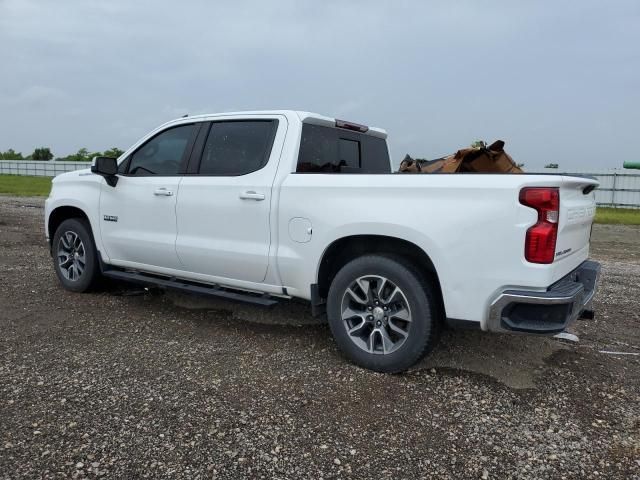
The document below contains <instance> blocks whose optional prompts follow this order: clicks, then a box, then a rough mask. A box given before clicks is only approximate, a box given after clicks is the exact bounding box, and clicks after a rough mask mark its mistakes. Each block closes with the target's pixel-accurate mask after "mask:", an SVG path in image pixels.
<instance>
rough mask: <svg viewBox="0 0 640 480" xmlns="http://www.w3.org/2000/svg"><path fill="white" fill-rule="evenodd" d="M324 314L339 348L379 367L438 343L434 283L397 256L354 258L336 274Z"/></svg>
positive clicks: (398, 365)
mask: <svg viewBox="0 0 640 480" xmlns="http://www.w3.org/2000/svg"><path fill="white" fill-rule="evenodd" d="M327 315H328V319H329V325H330V327H331V331H332V333H333V336H334V338H335V340H336V343H337V344H338V347H339V348H340V350H342V352H343V353H344V354H345V355H346V356H347V357H348V358H349V359H350V360H352V361H353V362H354V363H356V364H358V365H360V366H362V367H365V368H369V369H371V370H376V371H379V372H388V373H393V372H400V371H403V370H406V369H407V368H409V367H410V366H411V365H413V364H414V363H416V362H417V361H418V360H420V359H421V358H422V357H423V356H424V355H425V354H427V353H428V352H429V351H430V350H431V349H432V348H433V347H434V345H435V344H436V342H437V339H438V333H439V332H438V327H439V323H440V318H439V316H440V314H439V311H438V302H437V300H436V296H435V294H434V289H433V287H432V286H431V285H430V283H429V282H428V281H426V280H425V279H424V278H423V277H422V275H420V274H419V273H418V272H415V271H413V270H412V269H411V268H410V267H409V266H407V265H405V264H404V263H403V262H402V260H401V259H396V258H392V257H386V256H380V255H368V256H364V257H360V258H357V259H355V260H353V261H351V262H349V263H348V264H347V265H345V266H344V267H343V268H342V269H341V270H340V271H339V272H338V274H337V275H336V277H335V278H334V280H333V282H332V284H331V287H330V289H329V295H328V299H327Z"/></svg>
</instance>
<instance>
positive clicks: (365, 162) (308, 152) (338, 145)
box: [296, 123, 391, 173]
mask: <svg viewBox="0 0 640 480" xmlns="http://www.w3.org/2000/svg"><path fill="white" fill-rule="evenodd" d="M296 173H391V165H390V162H389V151H388V149H387V142H386V141H385V140H384V139H383V138H379V137H374V136H372V135H366V134H364V133H359V132H355V131H350V130H346V129H343V128H337V127H325V126H322V125H315V124H311V123H305V124H303V126H302V138H301V140H300V151H299V153H298V166H297V168H296Z"/></svg>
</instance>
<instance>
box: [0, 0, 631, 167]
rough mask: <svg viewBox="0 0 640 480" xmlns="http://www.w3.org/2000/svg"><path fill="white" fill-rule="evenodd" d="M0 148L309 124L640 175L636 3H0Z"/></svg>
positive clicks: (75, 145)
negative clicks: (502, 146) (276, 114)
mask: <svg viewBox="0 0 640 480" xmlns="http://www.w3.org/2000/svg"><path fill="white" fill-rule="evenodd" d="M0 68H1V73H0V150H6V149H7V148H14V149H16V150H19V151H22V152H24V153H25V154H26V153H30V152H31V151H32V150H33V148H34V147H37V146H50V147H51V148H52V150H53V151H54V153H55V154H56V155H59V156H64V155H67V154H69V153H72V152H75V151H76V150H78V149H79V148H80V147H87V148H89V149H90V150H102V149H105V148H108V147H111V146H117V147H120V148H126V147H128V146H129V145H130V144H131V143H133V142H134V141H135V140H136V139H137V138H138V137H140V136H141V135H143V134H144V133H146V132H147V131H149V130H151V129H152V128H154V127H155V126H157V125H158V124H160V123H163V122H164V121H166V120H169V119H172V118H175V117H177V116H180V115H182V114H185V113H189V114H196V113H205V112H222V111H233V110H247V109H275V108H291V109H300V110H309V111H315V112H319V113H323V114H326V115H329V116H335V117H338V118H344V119H347V120H352V121H356V122H360V123H365V124H368V125H375V126H379V127H383V128H385V129H387V131H388V132H389V142H390V145H391V151H392V155H393V157H394V159H395V160H396V161H397V160H399V159H400V158H401V157H402V156H404V154H405V153H406V152H410V153H411V154H412V155H413V156H420V157H426V158H435V157H439V156H441V155H443V154H446V153H449V152H452V151H455V150H457V149H458V148H460V147H463V146H466V145H468V144H469V143H471V142H472V141H474V140H476V139H485V140H488V141H492V140H494V139H497V138H501V139H504V140H505V141H506V142H507V150H508V151H509V152H510V153H511V154H512V156H513V157H514V158H515V159H516V160H517V161H519V162H524V163H525V164H526V166H527V167H530V168H533V167H541V166H542V165H543V164H544V163H547V162H551V161H553V162H557V163H560V165H561V167H568V168H580V167H585V168H594V167H600V168H605V167H618V166H621V165H622V162H623V161H625V160H640V153H639V151H638V147H639V144H640V141H639V140H640V2H638V1H637V0H628V1H627V0H612V1H610V2H606V1H592V0H579V1H535V2H534V1H530V2H520V1H507V0H505V1H483V2H478V1H474V0H469V1H450V0H443V1H418V0H416V1H393V2H392V1H382V0H380V1H371V0H370V1H358V0H355V1H348V2H347V1H326V0H324V1H310V0H309V1H304V0H291V1H284V0H282V1H280V0H271V1H258V0H256V1H242V0H235V1H233V2H232V1H218V2H214V1H186V0H185V1H181V2H177V1H166V2H164V1H159V0H155V1H146V0H145V1H140V0H137V1H130V0H110V1H108V2H106V1H105V2H98V1H86V0H57V1H51V0H0Z"/></svg>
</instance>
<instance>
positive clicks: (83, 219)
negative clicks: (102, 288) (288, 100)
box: [45, 111, 600, 372]
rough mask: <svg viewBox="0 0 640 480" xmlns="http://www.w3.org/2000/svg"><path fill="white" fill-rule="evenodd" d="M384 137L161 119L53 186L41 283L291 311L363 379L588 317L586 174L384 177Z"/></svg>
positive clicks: (246, 118) (594, 275) (227, 120)
mask: <svg viewBox="0 0 640 480" xmlns="http://www.w3.org/2000/svg"><path fill="white" fill-rule="evenodd" d="M386 137H387V134H386V132H385V131H384V130H381V129H379V128H370V127H367V126H364V125H359V124H355V123H351V122H346V121H341V120H336V119H334V118H329V117H325V116H321V115H317V114H312V113H307V112H298V111H264V112H241V113H225V114H214V115H200V116H194V117H186V118H180V119H176V120H173V121H171V122H168V123H166V124H164V125H162V126H160V127H159V128H157V129H155V130H154V131H152V132H151V133H149V134H148V135H146V136H145V137H144V138H142V139H141V140H140V141H138V142H137V143H136V144H134V145H133V146H132V147H131V148H129V149H128V150H127V151H126V152H125V153H124V154H122V155H121V156H120V157H119V158H118V159H113V158H106V157H97V158H95V159H94V162H93V165H92V167H91V169H90V170H81V171H75V172H69V173H65V174H63V175H59V176H57V177H56V178H55V179H54V180H53V188H52V190H51V194H50V196H49V198H48V199H47V201H46V208H45V231H46V235H47V239H48V243H49V248H50V250H51V255H52V258H53V266H54V268H55V272H56V274H57V277H58V279H59V280H60V283H61V284H62V286H63V287H64V288H66V289H68V290H71V291H74V292H86V291H89V290H90V289H91V288H92V287H93V286H95V285H96V281H97V280H99V279H100V278H101V277H109V278H111V279H116V280H122V281H128V282H134V283H138V284H142V285H151V286H158V287H162V288H175V289H179V290H183V291H187V292H192V293H198V294H205V295H212V296H216V297H221V298H225V299H228V300H236V301H247V302H253V303H255V304H259V305H264V306H270V305H273V304H275V303H277V302H278V301H282V300H283V299H291V298H294V297H295V298H299V299H304V300H307V301H309V303H310V306H311V309H312V312H313V314H314V315H326V317H327V320H328V323H329V325H330V328H331V331H332V333H333V336H334V338H335V341H336V343H337V345H338V347H339V349H340V350H341V351H342V352H343V353H344V354H345V356H346V357H348V358H349V359H350V360H351V361H353V362H355V363H356V364H358V365H360V366H363V367H366V368H369V369H373V370H376V371H381V372H399V371H402V370H405V369H407V368H409V367H410V366H411V365H413V364H414V363H415V362H417V361H418V360H419V359H420V358H421V357H423V356H424V355H425V354H426V353H428V352H429V351H430V350H431V349H432V348H433V347H434V345H435V344H436V342H437V340H438V335H439V331H440V329H441V328H442V327H443V326H444V325H450V326H454V327H470V328H478V329H481V330H484V331H488V332H519V333H530V334H557V333H559V332H563V331H564V330H565V328H566V327H567V326H568V325H569V324H570V323H571V322H573V321H574V320H576V319H577V318H578V317H580V316H588V315H589V314H592V313H593V311H592V310H591V301H592V298H593V295H594V293H595V290H596V286H597V282H598V277H599V271H600V267H599V265H598V264H597V263H596V262H593V261H590V260H588V256H589V240H590V235H591V225H592V222H593V217H594V214H595V200H594V194H593V190H594V188H596V186H597V185H598V183H597V182H596V181H595V180H593V179H590V178H582V177H575V176H562V175H546V174H405V173H393V166H392V162H391V160H390V155H389V150H388V147H387V142H386Z"/></svg>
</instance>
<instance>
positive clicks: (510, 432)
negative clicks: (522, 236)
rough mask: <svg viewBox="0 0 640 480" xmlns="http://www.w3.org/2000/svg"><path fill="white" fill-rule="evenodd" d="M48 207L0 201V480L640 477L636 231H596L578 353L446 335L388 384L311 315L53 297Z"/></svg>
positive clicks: (106, 294) (110, 297) (135, 295)
mask: <svg viewBox="0 0 640 480" xmlns="http://www.w3.org/2000/svg"><path fill="white" fill-rule="evenodd" d="M42 205H43V201H42V200H41V199H30V198H22V199H17V198H10V197H0V333H1V336H0V478H6V479H14V478H70V477H71V478H85V477H89V478H94V477H102V478H314V479H317V478H358V479H363V478H376V479H377V478H393V479H417V478H500V479H503V478H544V479H547V478H594V479H595V478H620V479H640V355H639V354H640V329H639V327H640V313H639V312H640V300H639V299H640V229H639V228H634V227H625V226H604V225H596V226H595V228H594V233H593V245H592V256H593V258H595V259H596V260H598V261H600V262H601V263H602V265H603V277H602V284H601V287H600V291H599V292H598V294H597V296H596V298H595V308H596V318H595V319H594V320H589V321H579V322H578V323H577V324H576V325H575V326H574V330H575V332H576V333H577V334H578V335H579V337H580V342H579V343H577V344H567V343H562V342H560V341H557V340H554V339H551V338H542V337H529V336H508V335H490V334H483V333H480V332H471V331H448V332H445V334H444V336H443V338H442V342H441V343H440V345H439V347H438V348H437V350H436V351H435V352H434V353H433V354H432V355H431V356H430V357H428V358H427V359H425V360H424V361H423V362H422V363H421V364H419V365H418V366H416V367H415V368H413V369H412V370H411V371H409V372H407V373H405V374H402V375H384V374H377V373H373V372H369V371H366V370H363V369H360V368H357V367H355V366H353V365H351V364H349V363H348V362H347V361H346V360H345V359H344V358H342V357H341V356H340V354H339V353H338V352H337V350H336V348H335V346H334V344H333V342H332V340H331V336H330V332H329V329H328V327H327V326H326V325H325V324H322V323H318V322H317V321H315V320H314V319H313V318H311V317H310V315H309V313H308V308H307V307H306V306H305V305H301V304H297V303H285V304H282V305H279V306H278V307H276V308H274V309H272V310H263V309H260V308H257V307H249V306H245V305H236V304H229V303H225V302H222V301H212V300H208V299H207V300H205V299H202V298H197V297H189V296H184V295H176V294H170V293H166V294H164V293H161V292H155V291H151V292H148V291H144V290H140V289H137V288H135V287H128V286H125V285H121V286H117V285H116V286H111V287H109V288H107V289H106V290H104V291H102V292H98V293H92V294H73V293H70V292H66V291H64V290H62V288H61V287H60V286H59V284H58V282H57V281H56V278H55V275H54V273H53V269H52V265H51V259H50V257H49V255H48V253H47V250H46V248H45V244H44V233H43V226H42V223H43V221H42V215H43V210H42ZM603 352H614V354H612V353H603ZM621 353H626V355H623V354H621Z"/></svg>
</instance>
